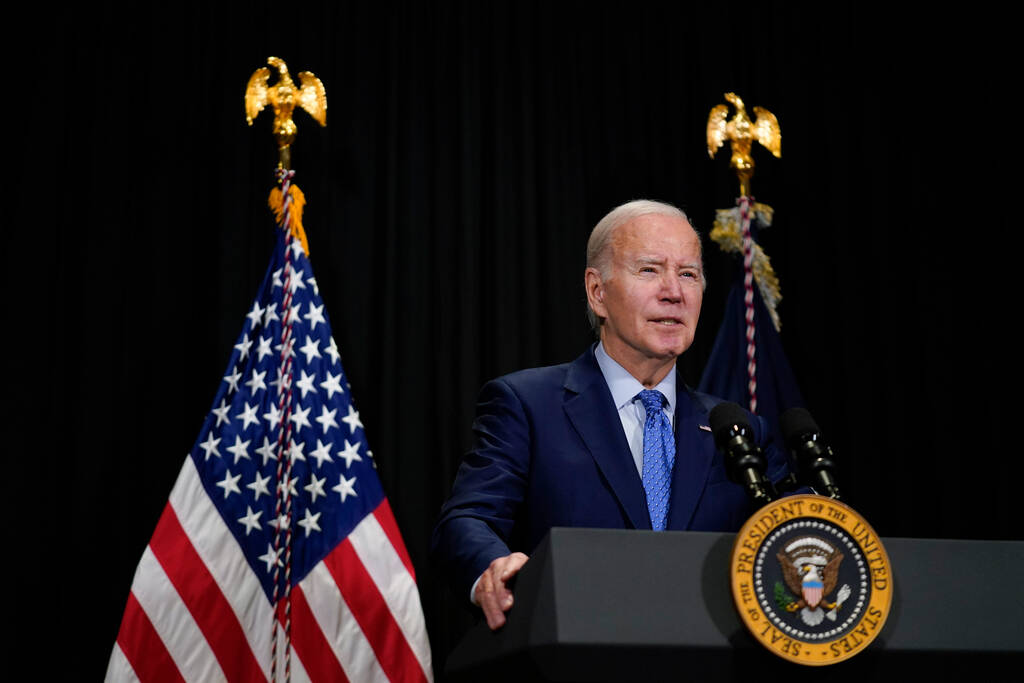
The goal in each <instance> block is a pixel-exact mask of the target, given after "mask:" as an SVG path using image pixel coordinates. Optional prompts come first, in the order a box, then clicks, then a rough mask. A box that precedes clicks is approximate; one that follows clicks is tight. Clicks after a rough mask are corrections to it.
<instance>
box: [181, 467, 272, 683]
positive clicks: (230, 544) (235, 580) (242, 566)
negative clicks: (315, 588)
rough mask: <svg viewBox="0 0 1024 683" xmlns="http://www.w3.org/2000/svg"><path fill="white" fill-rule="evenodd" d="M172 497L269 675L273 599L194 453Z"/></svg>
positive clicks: (201, 554)
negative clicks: (219, 507) (205, 480)
mask: <svg viewBox="0 0 1024 683" xmlns="http://www.w3.org/2000/svg"><path fill="white" fill-rule="evenodd" d="M169 502H170V504H171V507H172V508H173V509H174V512H175V514H176V515H177V516H178V521H179V522H180V523H181V526H182V528H183V529H184V530H185V533H186V534H188V537H189V540H190V541H191V542H192V547H194V548H195V550H196V553H197V554H198V555H199V557H200V559H202V561H203V564H205V565H206V568H207V570H208V571H209V572H210V575H211V576H212V577H213V580H214V581H216V582H217V586H218V587H219V588H220V591H221V593H222V594H223V595H224V599H225V600H227V602H228V604H229V605H231V609H232V610H233V611H234V613H235V616H236V617H238V621H239V623H241V625H242V630H243V631H245V637H246V639H247V640H248V641H249V648H250V649H251V650H252V652H253V654H254V655H255V657H256V661H257V662H259V664H260V668H261V669H262V670H263V672H264V674H265V675H267V676H268V677H269V675H270V629H271V624H272V623H273V610H272V609H271V606H270V601H269V600H267V596H266V593H264V592H263V586H262V585H261V584H260V582H259V580H258V579H257V577H256V575H255V574H254V573H253V570H252V567H251V566H250V565H249V563H248V562H247V561H246V560H245V556H244V555H243V554H242V549H241V548H240V547H239V546H238V542H237V541H236V540H235V537H234V536H233V535H232V534H231V531H230V530H229V529H228V528H227V526H226V525H225V524H224V519H223V518H222V517H221V516H220V512H218V510H217V508H216V507H214V505H213V503H212V502H211V501H210V499H209V497H208V496H207V495H206V490H205V489H204V488H203V485H202V482H201V481H200V479H199V473H198V472H197V471H196V468H195V463H194V462H193V461H192V458H190V457H189V458H185V464H184V465H183V466H182V468H181V474H179V475H178V481H177V483H175V485H174V489H173V490H172V491H171V495H170V501H169ZM278 642H279V643H283V642H284V641H278Z"/></svg>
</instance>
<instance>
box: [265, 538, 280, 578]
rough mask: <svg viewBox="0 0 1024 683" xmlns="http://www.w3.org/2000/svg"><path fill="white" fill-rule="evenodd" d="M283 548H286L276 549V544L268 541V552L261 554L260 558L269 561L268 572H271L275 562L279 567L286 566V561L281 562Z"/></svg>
mask: <svg viewBox="0 0 1024 683" xmlns="http://www.w3.org/2000/svg"><path fill="white" fill-rule="evenodd" d="M282 550H284V548H278V549H277V550H274V546H272V545H270V544H269V543H268V544H267V552H266V554H264V555H260V556H259V559H261V560H263V561H264V562H266V563H267V573H268V574H269V573H270V570H271V569H273V568H274V565H275V564H276V565H277V566H278V567H282V566H284V563H282V562H281V558H280V555H281V551H282Z"/></svg>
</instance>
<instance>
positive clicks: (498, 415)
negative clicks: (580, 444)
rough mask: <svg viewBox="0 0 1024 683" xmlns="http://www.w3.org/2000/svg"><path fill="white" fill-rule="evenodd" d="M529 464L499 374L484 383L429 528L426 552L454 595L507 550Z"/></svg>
mask: <svg viewBox="0 0 1024 683" xmlns="http://www.w3.org/2000/svg"><path fill="white" fill-rule="evenodd" d="M529 466H530V426H529V421H528V419H527V416H526V413H525V411H524V409H523V406H522V403H521V401H520V400H519V397H518V396H517V395H516V393H515V391H514V390H513V389H512V387H511V386H510V385H509V384H508V383H507V382H506V381H505V380H503V379H497V380H493V381H491V382H488V383H487V384H486V385H484V387H483V389H481V391H480V397H479V400H478V403H477V414H476V419H475V420H474V422H473V446H472V448H471V449H470V451H469V452H468V453H467V454H466V455H465V457H464V458H463V461H462V464H461V465H460V466H459V470H458V473H457V474H456V477H455V483H454V485H453V486H452V493H451V496H450V497H449V499H448V501H447V502H445V504H444V505H443V506H442V508H441V513H440V516H439V519H438V522H437V525H436V526H435V528H434V533H433V538H432V540H431V557H432V560H433V562H434V563H435V565H436V566H437V567H438V568H439V569H440V571H441V572H442V573H443V574H444V575H445V576H446V577H447V578H448V580H449V582H450V583H451V585H452V587H453V589H454V590H455V591H456V595H469V591H470V589H471V587H472V585H473V582H474V581H476V579H477V577H479V576H480V574H481V573H483V571H484V570H485V569H486V568H487V567H488V565H490V563H491V561H492V560H494V559H495V558H498V557H503V556H505V555H508V554H509V553H510V552H511V550H510V545H511V539H512V537H513V533H514V529H515V524H516V520H517V518H518V516H519V514H520V511H521V510H522V507H523V501H524V498H525V495H526V486H527V479H528V476H529Z"/></svg>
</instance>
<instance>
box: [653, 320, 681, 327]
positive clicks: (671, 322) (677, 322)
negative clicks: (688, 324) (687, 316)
mask: <svg viewBox="0 0 1024 683" xmlns="http://www.w3.org/2000/svg"><path fill="white" fill-rule="evenodd" d="M652 322H655V323H658V324H659V325H682V324H683V321H682V320H677V319H676V318H657V319H655V320H653V321H652Z"/></svg>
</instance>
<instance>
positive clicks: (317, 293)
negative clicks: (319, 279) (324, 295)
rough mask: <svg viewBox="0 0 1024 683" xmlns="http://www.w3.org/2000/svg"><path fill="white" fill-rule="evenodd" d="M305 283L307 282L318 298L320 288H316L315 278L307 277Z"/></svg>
mask: <svg viewBox="0 0 1024 683" xmlns="http://www.w3.org/2000/svg"><path fill="white" fill-rule="evenodd" d="M306 282H308V283H309V286H310V287H312V288H313V293H314V294H316V295H317V296H320V288H319V287H317V284H316V278H315V277H307V278H306Z"/></svg>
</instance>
